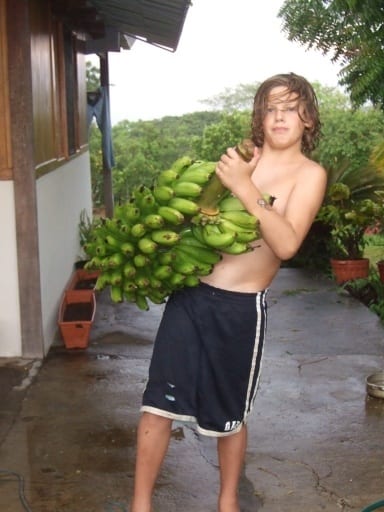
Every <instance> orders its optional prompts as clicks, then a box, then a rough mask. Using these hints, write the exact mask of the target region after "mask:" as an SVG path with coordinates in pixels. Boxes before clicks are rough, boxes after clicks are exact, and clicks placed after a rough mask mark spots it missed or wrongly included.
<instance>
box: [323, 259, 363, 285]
mask: <svg viewBox="0 0 384 512" xmlns="http://www.w3.org/2000/svg"><path fill="white" fill-rule="evenodd" d="M331 267H332V271H333V275H334V276H335V279H336V283H337V284H343V283H346V282H347V281H351V280H353V279H361V278H366V277H368V275H369V258H360V259H356V260H337V259H331Z"/></svg>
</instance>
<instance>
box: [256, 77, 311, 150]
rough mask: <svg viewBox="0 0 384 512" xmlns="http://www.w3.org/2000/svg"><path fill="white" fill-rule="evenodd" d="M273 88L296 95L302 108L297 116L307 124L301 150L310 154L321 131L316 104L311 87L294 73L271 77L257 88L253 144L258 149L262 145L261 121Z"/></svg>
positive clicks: (262, 131)
mask: <svg viewBox="0 0 384 512" xmlns="http://www.w3.org/2000/svg"><path fill="white" fill-rule="evenodd" d="M275 87H285V88H286V89H287V93H288V94H296V95H297V100H298V102H299V104H300V105H302V107H303V112H302V115H300V114H299V115H300V117H301V119H302V120H303V121H304V122H306V123H309V126H308V127H305V129H304V133H303V138H302V141H301V149H302V151H303V153H305V154H309V153H311V151H313V150H314V149H315V147H316V146H317V143H318V140H319V136H320V130H321V123H320V118H319V108H318V102H317V97H316V94H315V91H314V90H313V87H312V85H311V84H310V83H309V82H308V81H307V80H306V79H305V78H304V77H302V76H299V75H296V74H295V73H287V74H280V75H275V76H272V77H271V78H268V79H267V80H265V82H263V83H262V84H261V85H260V87H259V88H258V90H257V92H256V95H255V99H254V102H253V113H252V125H251V129H252V135H251V138H252V140H253V142H254V143H255V144H256V146H258V147H262V145H263V144H264V130H263V120H264V117H265V114H266V112H267V105H268V99H269V98H268V97H269V93H270V92H271V90H272V89H274V88H275ZM285 94H286V93H284V95H285Z"/></svg>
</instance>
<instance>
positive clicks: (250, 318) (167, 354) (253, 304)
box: [141, 283, 267, 437]
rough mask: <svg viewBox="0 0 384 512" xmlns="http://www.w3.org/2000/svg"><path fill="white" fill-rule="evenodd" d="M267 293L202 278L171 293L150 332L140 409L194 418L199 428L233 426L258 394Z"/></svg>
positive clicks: (229, 430) (224, 431)
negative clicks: (226, 286)
mask: <svg viewBox="0 0 384 512" xmlns="http://www.w3.org/2000/svg"><path fill="white" fill-rule="evenodd" d="M266 293H267V292H266V290H264V291H261V292H257V293H243V292H232V291H227V290H222V289H219V288H214V287H212V286H210V285H207V284H205V283H200V284H199V285H198V286H197V287H192V288H191V287H189V288H187V287H186V288H183V289H181V290H179V291H177V292H175V293H173V294H172V295H171V296H170V297H169V299H168V301H167V304H166V306H165V310H164V314H163V317H162V319H161V322H160V325H159V329H158V332H157V336H156V339H155V344H154V349H153V354H152V359H151V363H150V367H149V376H148V382H147V385H146V389H145V391H144V395H143V402H142V407H141V410H142V411H146V412H151V413H153V414H158V415H160V416H164V417H166V418H170V419H173V420H178V421H182V422H185V421H192V422H195V423H196V425H197V430H198V432H199V433H201V434H203V435H208V436H216V437H218V436H225V435H230V434H234V433H236V432H238V431H239V430H240V429H241V428H242V426H243V424H244V423H246V419H247V416H248V414H249V413H250V412H251V409H252V406H253V402H254V399H255V396H256V391H257V386H258V381H259V375H260V367H261V359H262V352H263V342H264V334H265V331H266V324H267V304H266Z"/></svg>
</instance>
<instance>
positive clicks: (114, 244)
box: [84, 156, 260, 310]
mask: <svg viewBox="0 0 384 512" xmlns="http://www.w3.org/2000/svg"><path fill="white" fill-rule="evenodd" d="M215 168H216V162H205V161H201V160H197V161H193V160H192V159H191V158H189V157H188V156H183V157H181V158H179V159H178V160H176V161H175V162H174V164H173V165H172V166H171V167H170V168H168V169H166V170H164V171H161V172H159V173H158V176H157V179H156V180H155V182H154V184H153V186H151V187H148V186H146V185H138V186H135V187H134V188H133V189H132V192H131V194H130V197H129V200H128V201H127V202H126V203H125V204H121V205H117V206H116V207H115V212H114V216H113V218H111V219H109V218H106V219H100V222H98V223H96V224H95V226H94V227H93V231H92V233H91V240H90V241H89V243H87V244H86V245H85V247H84V250H85V252H86V254H87V255H88V257H89V261H88V263H87V265H86V266H87V268H92V269H98V270H100V271H101V272H100V276H99V278H98V281H97V283H96V289H97V290H103V289H104V288H106V287H109V288H110V297H111V300H112V301H113V302H122V301H124V300H126V301H130V302H132V303H135V304H136V306H137V307H138V308H139V309H142V310H148V309H149V304H150V303H154V304H161V303H163V302H164V301H165V300H166V298H167V297H168V296H169V295H170V294H171V293H172V292H173V291H174V290H177V289H178V288H181V287H184V286H196V285H197V284H198V283H199V279H200V277H201V276H205V275H208V274H210V273H211V272H212V270H213V267H214V265H216V264H217V263H218V262H219V261H220V260H221V258H222V253H227V254H242V253H244V252H247V251H248V250H250V242H252V241H254V240H256V239H257V238H259V237H260V233H259V225H258V220H257V219H256V218H255V217H254V216H252V215H250V214H249V213H248V212H247V211H246V209H245V208H244V206H243V205H242V204H241V202H240V201H239V200H238V199H236V198H235V197H233V196H230V194H229V191H227V190H221V192H220V190H219V189H220V187H221V189H223V187H222V186H221V185H220V187H218V184H217V178H216V175H215ZM218 191H219V192H220V193H219V192H218ZM210 201H211V202H212V204H213V207H212V208H211V209H210V208H209V204H210ZM207 205H208V207H207Z"/></svg>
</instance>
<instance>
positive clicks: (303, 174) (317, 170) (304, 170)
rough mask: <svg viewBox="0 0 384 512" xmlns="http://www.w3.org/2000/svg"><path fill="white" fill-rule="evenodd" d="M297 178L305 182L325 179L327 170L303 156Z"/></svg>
mask: <svg viewBox="0 0 384 512" xmlns="http://www.w3.org/2000/svg"><path fill="white" fill-rule="evenodd" d="M299 179H300V180H301V179H302V180H304V181H305V182H307V181H313V180H318V179H319V180H322V181H324V180H326V179H327V172H326V170H325V169H324V167H323V166H322V165H320V164H319V163H317V162H315V161H314V160H311V159H310V158H307V157H305V159H304V161H303V163H302V165H301V169H300V173H299Z"/></svg>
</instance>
